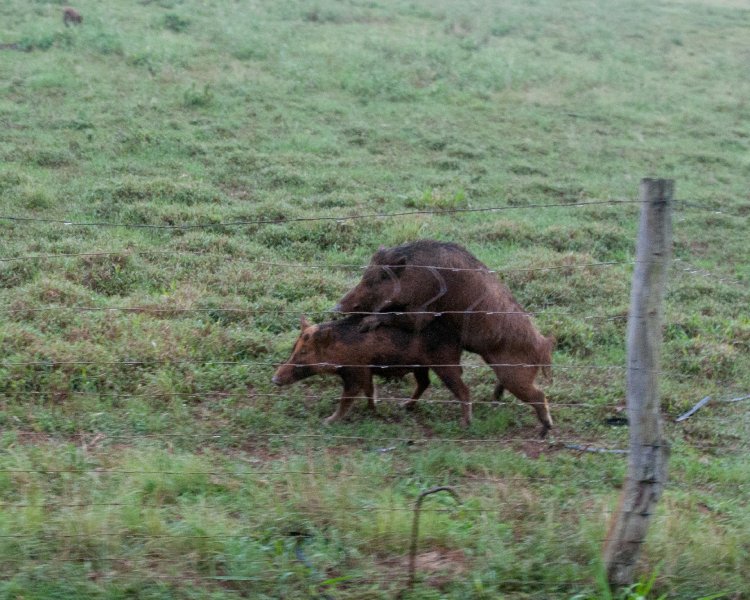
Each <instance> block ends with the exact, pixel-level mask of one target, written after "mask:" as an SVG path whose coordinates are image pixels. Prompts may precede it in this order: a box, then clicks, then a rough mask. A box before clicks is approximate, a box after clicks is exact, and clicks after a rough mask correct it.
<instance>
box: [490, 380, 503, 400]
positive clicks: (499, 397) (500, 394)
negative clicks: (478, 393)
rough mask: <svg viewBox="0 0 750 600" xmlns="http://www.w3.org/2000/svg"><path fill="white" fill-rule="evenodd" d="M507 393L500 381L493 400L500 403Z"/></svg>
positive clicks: (493, 392)
mask: <svg viewBox="0 0 750 600" xmlns="http://www.w3.org/2000/svg"><path fill="white" fill-rule="evenodd" d="M504 391H505V387H503V384H502V382H500V381H498V382H497V384H496V385H495V389H494V390H493V391H492V399H493V400H494V401H495V402H500V400H502V398H503V392H504Z"/></svg>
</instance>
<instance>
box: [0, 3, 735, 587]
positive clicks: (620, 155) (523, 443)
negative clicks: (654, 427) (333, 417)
mask: <svg viewBox="0 0 750 600" xmlns="http://www.w3.org/2000/svg"><path fill="white" fill-rule="evenodd" d="M76 8H77V9H78V10H79V11H80V13H81V14H82V15H83V23H82V24H81V25H80V26H78V27H68V28H66V27H64V26H63V22H62V7H61V5H60V3H56V2H42V1H25V0H23V1H22V0H6V1H5V2H3V3H2V5H0V44H2V49H0V213H1V216H2V217H28V218H32V219H49V220H52V221H53V222H45V221H19V220H8V219H5V218H3V219H2V220H0V248H1V249H2V251H1V252H0V258H2V260H0V361H1V364H0V395H1V398H0V408H1V412H0V427H1V428H2V433H0V445H1V446H2V450H1V451H0V575H1V578H2V581H0V595H1V596H2V597H4V598H25V599H31V598H35V599H36V598H38V599H41V598H154V599H155V598H215V599H224V598H234V597H248V598H302V597H310V598H336V599H345V598H391V597H394V596H395V595H396V594H398V593H399V592H401V591H402V590H403V588H404V586H405V583H406V576H407V573H406V564H407V553H408V546H409V542H410V532H411V518H412V512H411V507H412V506H413V502H414V500H415V499H416V497H417V495H418V494H419V493H420V492H421V491H423V490H425V489H427V488H429V487H431V486H435V485H452V486H454V488H455V490H456V491H457V492H458V494H459V496H460V498H461V500H462V502H461V504H460V505H457V504H456V503H455V502H454V501H453V500H452V499H451V498H450V497H448V496H440V495H438V496H434V497H432V498H430V499H428V500H427V501H426V503H425V512H424V514H423V515H422V521H421V528H420V540H419V554H418V561H417V566H418V572H417V584H416V586H415V587H414V589H413V590H412V591H411V592H409V593H408V594H407V595H406V597H409V598H423V599H427V598H468V597H472V598H500V597H502V598H507V599H513V600H516V599H522V598H524V599H525V598H567V599H570V598H573V597H575V598H578V599H581V598H588V599H594V598H610V597H611V595H610V592H609V591H608V590H607V589H606V586H605V585H604V584H603V583H602V581H603V578H602V569H601V564H600V555H601V546H602V540H603V538H604V537H605V535H606V531H607V523H608V520H609V517H610V515H611V511H612V510H613V509H614V507H615V506H616V502H617V498H618V494H619V490H620V488H621V485H622V480H623V476H624V472H625V458H624V457H623V455H621V454H604V453H591V452H585V451H573V450H571V449H570V448H566V447H565V445H566V444H578V445H586V444H590V445H593V446H594V447H597V448H609V449H613V448H614V449H616V448H625V447H626V446H627V428H626V427H615V426H614V425H616V424H618V423H621V421H622V419H621V418H619V417H621V416H622V412H621V409H622V407H623V405H624V372H623V370H622V367H623V365H624V360H625V350H624V346H625V343H624V329H625V319H624V317H625V316H626V315H627V311H628V302H629V287H630V277H631V274H632V260H633V257H634V240H635V235H636V227H637V214H638V208H639V207H638V205H637V204H633V203H626V202H623V203H619V204H614V203H613V204H590V205H587V206H577V205H578V204H584V203H593V202H597V201H623V200H634V199H636V198H637V195H638V182H639V180H640V178H641V177H644V176H659V177H670V178H674V179H675V180H676V189H677V200H678V202H677V203H676V206H675V214H674V237H675V241H674V257H675V261H674V264H673V266H672V268H671V270H670V274H669V287H668V293H667V307H666V325H665V328H664V351H663V357H662V371H663V375H662V379H661V393H662V406H663V417H664V420H665V422H666V434H667V436H668V438H669V440H670V441H671V443H672V456H671V462H670V469H669V470H670V482H669V485H668V487H667V490H666V493H665V495H664V498H663V500H662V502H661V503H660V505H659V509H658V512H657V514H656V515H655V516H654V518H653V522H652V527H651V530H650V534H649V538H648V540H647V543H646V544H645V546H644V552H643V556H642V559H641V563H640V564H639V573H641V574H643V575H644V577H647V578H648V577H652V576H654V575H655V579H654V581H653V584H651V583H649V582H648V581H647V582H646V583H644V584H643V585H642V586H641V587H640V590H641V591H644V590H647V589H649V588H650V594H652V596H653V597H656V596H658V595H661V594H666V596H667V597H669V598H698V597H702V596H707V595H708V594H711V593H720V592H723V593H724V596H723V597H727V598H745V597H747V590H748V589H750V576H749V575H748V573H750V558H749V553H750V546H749V545H748V540H749V539H750V508H748V506H747V493H746V489H747V485H748V483H750V470H749V468H748V466H747V461H746V452H747V445H746V442H745V438H746V435H747V431H748V422H749V419H748V406H750V401H749V402H736V403H728V402H723V400H727V399H732V398H737V397H741V396H743V395H745V394H747V393H749V392H750V359H749V358H748V357H749V356H750V353H749V352H748V343H749V342H750V320H749V318H748V311H747V307H748V305H749V304H750V291H749V290H750V261H749V260H748V258H749V254H750V252H749V251H748V246H747V235H748V226H747V225H748V224H747V218H748V214H749V212H750V209H749V207H750V198H749V197H748V192H747V180H748V176H750V152H749V150H750V125H748V124H749V123H750V104H748V100H747V99H748V98H750V83H749V82H750V79H748V77H747V66H748V50H747V40H748V39H750V10H749V8H748V6H747V4H746V3H745V2H741V1H738V0H737V1H730V0H723V1H722V0H703V1H700V0H696V1H677V0H670V1H667V0H659V1H657V2H641V1H634V2H625V3H624V2H616V1H614V0H603V1H601V2H591V1H585V0H572V1H570V2H565V3H564V4H561V3H558V2H553V1H551V0H536V1H533V2H525V1H524V2H522V1H520V0H511V1H509V2H502V3H497V2H490V1H489V0H473V1H468V2H466V1H464V2H458V1H455V0H433V1H426V0H414V1H409V2H406V1H399V2H397V1H395V0H376V1H364V0H316V1H313V2H311V1H301V0H296V1H295V0H287V1H283V2H234V1H230V0H212V1H209V2H198V1H192V0H184V1H180V0H154V1H151V2H148V1H144V2H130V1H125V0H117V1H113V2H93V1H91V0H80V1H79V2H77V3H76ZM541 205H559V206H560V207H559V208H541V207H540V206H541ZM489 207H497V208H500V207H502V208H505V209H507V210H502V211H495V212H458V213H450V214H447V215H435V214H431V213H434V212H435V211H446V210H449V211H450V210H454V209H481V208H489ZM403 212H410V213H413V214H409V215H404V216H400V217H398V218H388V217H368V218H362V219H350V218H349V217H356V216H360V215H364V214H375V213H403ZM316 217H325V218H326V219H327V220H317V221H316V220H310V221H307V220H304V219H308V218H316ZM330 217H340V218H338V219H336V218H334V219H330ZM54 221H63V222H69V223H98V224H100V225H96V226H84V225H75V224H71V225H66V224H64V223H59V222H54ZM238 221H242V222H245V223H246V224H244V225H231V224H226V223H232V222H238ZM263 221H272V222H273V223H267V222H266V223H264V222H263ZM105 224H107V225H105ZM180 224H196V225H202V227H200V228H190V229H183V228H147V227H138V226H143V225H158V226H174V225H180ZM110 225H113V226H110ZM421 237H430V238H437V239H441V240H450V241H456V242H459V243H462V244H464V245H465V246H467V247H468V248H469V249H470V250H471V251H472V252H473V253H474V254H475V255H476V256H478V257H479V258H480V259H481V260H483V261H484V262H485V263H486V264H487V265H489V266H490V267H492V268H494V269H497V270H498V276H500V277H502V278H503V280H504V281H505V282H506V283H507V284H508V285H509V286H510V288H511V289H512V291H513V293H514V294H515V296H516V298H517V299H518V300H519V301H520V302H521V304H522V305H523V306H524V307H525V308H527V309H528V310H530V311H534V312H535V313H536V316H535V319H536V322H537V324H538V326H539V328H540V329H541V330H542V331H543V332H544V333H546V334H552V335H554V336H556V338H557V349H556V352H555V366H556V369H555V373H554V381H553V382H546V383H544V387H545V389H546V390H547V392H548V395H549V398H550V401H551V403H552V410H553V416H554V419H555V421H556V424H557V428H556V430H555V431H554V436H553V438H552V440H551V441H552V443H549V442H540V441H538V440H537V439H536V434H537V426H536V423H535V421H534V418H533V417H532V411H531V410H530V409H529V407H528V406H523V405H521V404H520V403H519V402H515V401H513V400H512V399H511V400H510V401H509V402H507V403H505V404H502V405H499V406H493V405H491V404H489V403H488V401H489V400H490V398H491V391H492V385H493V378H492V374H491V373H490V371H489V369H487V368H485V367H482V366H481V364H480V362H478V361H477V360H476V358H475V357H472V356H466V357H465V364H466V366H467V369H466V381H467V383H468V384H469V385H470V387H471V389H472V393H473V397H474V399H475V400H477V401H478V403H477V405H476V407H475V417H476V418H475V422H474V424H473V425H472V426H471V428H470V429H468V430H467V431H462V430H460V429H459V427H458V424H457V421H458V408H457V407H456V406H455V405H454V404H450V403H446V402H444V401H446V400H450V396H449V394H448V393H447V392H446V390H444V389H443V388H441V386H440V385H439V383H437V384H436V386H435V387H434V388H433V389H432V391H431V392H429V395H428V397H427V400H428V401H429V400H432V401H436V402H432V403H430V402H424V403H423V404H422V406H421V408H420V410H419V411H417V412H416V413H415V414H406V413H404V412H403V411H402V410H401V409H400V407H399V406H398V405H397V404H396V403H395V402H392V401H389V400H388V399H389V398H390V399H393V398H398V397H401V396H405V395H408V394H409V393H410V389H411V385H412V384H411V382H408V381H404V382H401V383H398V382H396V383H393V382H391V383H387V384H384V385H382V386H381V388H380V396H381V397H382V398H384V401H383V402H382V403H381V404H380V405H379V409H378V414H377V415H370V414H367V413H366V412H365V411H364V407H363V406H356V407H355V409H354V411H353V413H352V416H351V418H350V419H349V420H348V421H347V422H345V423H341V424H336V425H335V426H332V427H328V428H324V427H322V426H321V420H322V419H323V417H325V416H327V415H328V414H330V413H331V412H332V411H333V404H334V402H335V400H336V398H337V395H338V393H339V391H340V386H339V383H338V381H336V380H334V379H324V378H320V379H317V380H309V382H307V383H304V384H298V385H296V386H293V387H290V388H284V389H283V390H279V389H277V388H274V387H273V386H272V385H271V382H270V378H271V374H272V372H273V365H274V364H275V363H278V362H280V361H283V360H284V359H285V358H286V356H287V354H288V352H289V350H290V348H291V344H292V342H293V340H294V338H295V336H296V331H297V328H298V321H299V316H300V314H302V313H305V314H307V315H308V316H309V317H310V318H312V319H313V320H323V319H327V318H328V316H329V314H328V310H329V309H330V308H331V307H332V306H333V304H335V302H336V301H337V300H338V299H339V298H340V297H341V296H342V295H343V294H344V293H345V292H346V291H347V290H348V289H349V288H350V287H351V286H352V285H353V284H354V283H355V282H356V281H357V279H358V277H359V275H360V274H361V269H360V267H361V266H362V265H364V264H366V263H367V261H368V259H369V257H370V255H371V254H372V252H373V251H375V250H376V249H377V248H378V247H379V246H380V245H392V244H396V243H401V242H404V241H408V240H413V239H417V238H421ZM46 255H71V256H67V257H61V256H56V257H54V258H43V257H40V256H46ZM32 256H37V257H38V258H30V257H32ZM600 263H611V264H600ZM126 363H127V364H126ZM709 395H710V396H711V397H712V398H713V401H712V402H710V403H709V404H708V405H707V406H705V407H704V408H703V409H701V410H700V411H699V412H698V413H697V414H695V415H694V416H693V417H691V418H690V419H688V420H686V421H683V422H681V423H679V424H677V423H675V422H674V419H675V417H677V416H678V415H679V414H681V413H682V412H684V411H686V410H687V409H688V408H690V407H691V406H692V405H693V404H694V403H695V402H697V401H698V400H700V399H701V398H703V397H705V396H709ZM457 440H463V441H457ZM645 581H646V580H645Z"/></svg>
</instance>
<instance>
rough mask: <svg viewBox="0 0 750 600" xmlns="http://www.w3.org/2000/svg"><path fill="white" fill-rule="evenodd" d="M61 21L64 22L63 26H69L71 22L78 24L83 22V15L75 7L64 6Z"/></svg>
mask: <svg viewBox="0 0 750 600" xmlns="http://www.w3.org/2000/svg"><path fill="white" fill-rule="evenodd" d="M63 23H65V27H70V24H71V23H72V24H73V25H80V24H81V23H83V17H82V16H81V13H79V12H78V11H77V10H76V9H75V8H73V7H71V6H66V7H65V8H63Z"/></svg>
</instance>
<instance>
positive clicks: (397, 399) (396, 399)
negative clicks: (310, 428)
mask: <svg viewBox="0 0 750 600" xmlns="http://www.w3.org/2000/svg"><path fill="white" fill-rule="evenodd" d="M436 389H442V388H436ZM60 395H64V396H66V397H70V396H73V397H85V398H100V397H102V398H108V399H123V400H126V399H127V400H135V399H143V400H145V399H151V400H155V399H161V398H186V399H188V398H198V399H204V398H215V397H216V396H217V394H216V393H215V392H214V393H212V392H205V393H193V392H185V393H182V392H163V393H162V392H153V393H150V394H148V393H142V394H110V393H107V392H101V393H95V392H67V391H57V392H21V393H18V394H12V395H11V394H5V395H0V399H4V400H19V399H23V398H39V397H41V396H45V397H47V396H49V397H55V396H60ZM218 395H219V396H221V397H226V398H232V397H237V396H244V397H251V398H286V399H288V398H289V397H290V394H289V393H284V392H275V393H274V392H252V393H250V394H248V392H247V390H244V391H237V392H234V393H225V392H222V393H219V394H218ZM329 396H330V398H333V397H334V396H335V397H336V398H338V397H339V396H340V394H336V393H335V392H331V393H330V394H326V395H323V394H305V399H315V400H323V399H327V398H329ZM347 398H349V399H351V400H368V399H369V398H368V397H367V396H347ZM411 400H412V398H411V397H410V396H377V397H375V401H376V403H378V404H379V403H381V402H383V403H389V404H399V403H402V402H409V401H411ZM417 402H418V403H419V404H462V402H461V400H456V399H442V398H420V399H419V400H417ZM547 402H548V404H549V405H550V406H557V407H563V408H581V409H589V408H611V409H614V408H617V406H616V405H607V404H593V403H586V402H555V401H554V400H549V399H548V401H547ZM471 403H472V404H479V405H488V406H517V405H519V404H520V401H519V402H508V401H505V400H497V401H496V400H472V401H471Z"/></svg>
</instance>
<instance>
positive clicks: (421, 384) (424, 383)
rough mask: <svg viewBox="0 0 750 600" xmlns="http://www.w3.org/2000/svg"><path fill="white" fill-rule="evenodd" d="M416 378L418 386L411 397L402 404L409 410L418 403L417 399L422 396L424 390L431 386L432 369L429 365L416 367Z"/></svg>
mask: <svg viewBox="0 0 750 600" xmlns="http://www.w3.org/2000/svg"><path fill="white" fill-rule="evenodd" d="M414 378H415V379H416V380H417V388H416V389H415V390H414V393H413V394H412V395H411V398H410V399H409V400H407V401H406V402H404V403H403V404H402V405H401V406H403V407H404V408H406V409H407V410H413V409H414V407H415V406H416V404H417V400H419V399H420V398H421V397H422V394H424V391H425V390H426V389H427V388H428V387H430V371H429V369H428V368H427V367H418V368H416V369H414Z"/></svg>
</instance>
